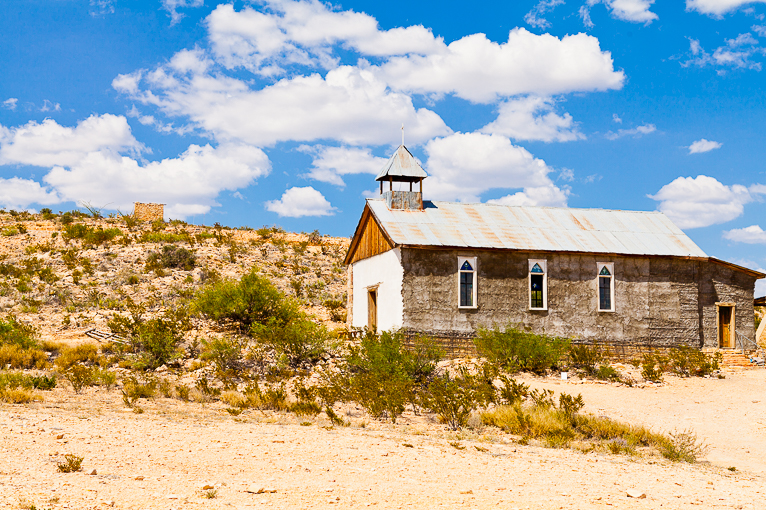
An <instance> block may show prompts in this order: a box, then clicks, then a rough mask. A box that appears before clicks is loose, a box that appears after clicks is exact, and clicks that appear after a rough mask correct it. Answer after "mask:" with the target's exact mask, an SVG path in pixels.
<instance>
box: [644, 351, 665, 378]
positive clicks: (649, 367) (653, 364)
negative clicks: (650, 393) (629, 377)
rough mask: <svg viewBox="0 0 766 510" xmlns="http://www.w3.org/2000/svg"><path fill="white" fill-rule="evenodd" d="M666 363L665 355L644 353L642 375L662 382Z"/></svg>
mask: <svg viewBox="0 0 766 510" xmlns="http://www.w3.org/2000/svg"><path fill="white" fill-rule="evenodd" d="M665 363H666V360H665V358H664V356H660V355H658V354H644V355H643V356H642V357H641V377H643V378H644V379H646V380H647V381H652V382H656V383H661V382H662V380H663V379H662V373H663V371H664V370H663V366H664V364H665Z"/></svg>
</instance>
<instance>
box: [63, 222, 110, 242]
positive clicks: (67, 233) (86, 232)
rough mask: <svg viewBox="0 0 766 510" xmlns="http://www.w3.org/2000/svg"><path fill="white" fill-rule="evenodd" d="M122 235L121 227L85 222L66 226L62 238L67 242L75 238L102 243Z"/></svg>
mask: <svg viewBox="0 0 766 510" xmlns="http://www.w3.org/2000/svg"><path fill="white" fill-rule="evenodd" d="M121 235H122V230H120V229H119V228H108V229H103V228H101V227H98V228H93V227H89V226H88V225H85V224H84V223H74V224H69V225H65V226H64V232H63V233H62V234H61V238H62V239H64V242H65V243H67V244H69V241H71V240H73V239H80V240H82V242H83V243H84V244H95V245H102V244H104V243H106V242H109V241H111V240H113V239H114V238H115V237H117V236H121Z"/></svg>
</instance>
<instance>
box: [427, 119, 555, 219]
mask: <svg viewBox="0 0 766 510" xmlns="http://www.w3.org/2000/svg"><path fill="white" fill-rule="evenodd" d="M425 151H426V153H427V154H428V160H427V162H426V169H427V171H428V173H429V175H430V177H429V178H428V179H427V180H426V181H425V182H424V183H423V187H424V193H427V195H428V196H429V197H433V198H434V199H437V200H460V201H465V202H478V201H479V196H480V195H481V194H482V193H484V192H486V191H488V190H491V189H504V188H507V189H522V191H520V192H518V193H515V194H512V195H509V196H507V197H504V198H502V199H499V202H500V203H514V204H517V205H521V204H523V205H557V206H565V205H566V200H567V195H568V190H567V189H563V190H562V189H560V188H558V187H556V186H555V185H554V184H553V182H552V181H551V179H550V178H549V177H548V174H549V173H550V172H551V171H552V169H551V168H550V167H548V166H547V165H546V164H545V162H544V161H543V160H541V159H537V158H535V157H534V156H532V154H530V153H529V151H527V150H526V149H524V148H523V147H517V146H515V145H513V144H512V143H511V141H510V140H509V139H508V138H506V137H503V136H500V135H487V134H482V133H456V134H454V135H451V136H447V137H444V138H437V139H435V140H431V141H430V142H428V143H427V144H426V146H425Z"/></svg>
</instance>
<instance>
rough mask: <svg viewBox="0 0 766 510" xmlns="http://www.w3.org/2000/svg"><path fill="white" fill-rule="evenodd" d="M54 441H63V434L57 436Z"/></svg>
mask: <svg viewBox="0 0 766 510" xmlns="http://www.w3.org/2000/svg"><path fill="white" fill-rule="evenodd" d="M56 439H64V434H59V435H58V436H56Z"/></svg>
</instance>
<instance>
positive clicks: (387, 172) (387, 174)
mask: <svg viewBox="0 0 766 510" xmlns="http://www.w3.org/2000/svg"><path fill="white" fill-rule="evenodd" d="M426 177H428V174H427V173H426V172H425V170H423V167H421V166H420V164H419V163H418V162H417V160H416V159H415V156H413V155H412V153H411V152H410V151H409V150H407V147H405V146H404V144H402V145H400V146H399V148H398V149H396V152H395V153H394V155H393V156H391V159H389V160H388V162H387V163H386V165H385V166H384V167H383V169H382V170H381V171H380V173H378V176H377V177H376V178H375V180H376V181H378V182H380V195H381V196H382V197H383V198H384V199H385V200H386V204H387V205H388V208H389V209H404V210H410V211H422V210H423V179H425V178H426ZM386 182H387V183H388V190H385V191H384V189H383V188H384V184H385V183H386ZM395 182H407V183H409V184H410V186H409V188H410V189H409V191H407V190H395V189H394V183H395ZM414 183H418V186H419V191H413V189H412V185H413V184H414Z"/></svg>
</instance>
